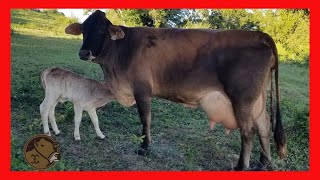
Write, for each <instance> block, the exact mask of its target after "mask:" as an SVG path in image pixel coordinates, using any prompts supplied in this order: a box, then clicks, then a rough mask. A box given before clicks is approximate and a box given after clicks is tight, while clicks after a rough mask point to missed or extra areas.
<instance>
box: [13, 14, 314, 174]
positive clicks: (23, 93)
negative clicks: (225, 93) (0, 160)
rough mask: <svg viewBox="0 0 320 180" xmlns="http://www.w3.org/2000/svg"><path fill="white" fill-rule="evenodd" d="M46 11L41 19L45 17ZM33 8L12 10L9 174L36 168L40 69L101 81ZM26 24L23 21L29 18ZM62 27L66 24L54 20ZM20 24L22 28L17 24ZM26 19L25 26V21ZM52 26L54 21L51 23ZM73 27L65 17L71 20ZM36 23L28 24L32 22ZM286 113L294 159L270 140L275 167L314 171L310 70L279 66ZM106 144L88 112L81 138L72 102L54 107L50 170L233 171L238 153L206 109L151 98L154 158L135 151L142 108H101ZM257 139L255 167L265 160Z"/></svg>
mask: <svg viewBox="0 0 320 180" xmlns="http://www.w3.org/2000/svg"><path fill="white" fill-rule="evenodd" d="M39 14H40V15H39ZM43 18H44V17H43V15H42V16H41V13H39V12H35V11H30V10H28V11H24V10H19V11H12V21H11V24H12V26H11V27H12V30H13V32H12V34H11V169H12V170H32V168H31V167H30V166H29V165H28V164H27V163H26V162H25V160H24V158H23V153H22V149H23V145H24V143H25V142H26V140H27V139H28V138H30V137H31V136H32V135H34V134H38V133H42V125H41V120H40V114H39V105H40V104H41V102H42V100H43V98H44V92H43V89H42V87H41V83H40V72H41V71H42V70H43V69H45V68H48V67H53V66H55V67H64V68H67V69H70V70H73V71H75V72H77V73H80V74H83V75H86V76H89V77H92V78H95V79H98V80H102V79H103V74H102V71H101V69H100V67H99V66H98V65H97V64H93V63H88V62H84V61H81V60H78V57H77V52H78V49H79V47H80V45H81V39H77V38H74V37H69V36H66V35H64V34H63V29H64V28H63V27H62V26H61V27H60V28H57V29H50V28H47V27H50V26H54V24H53V25H50V24H49V25H43V26H39V27H38V24H36V23H40V24H43V23H45V22H47V21H41V20H42V19H43ZM23 19H24V20H25V21H23ZM51 20H52V21H56V22H55V23H58V22H60V21H62V20H57V19H55V16H53V19H50V21H51ZM20 21H21V23H20V24H19V22H20ZM22 22H25V24H23V23H22ZM48 22H49V21H48ZM66 22H67V20H66ZM28 24H30V25H28ZM280 88H281V97H282V100H281V108H282V113H283V120H284V125H285V128H286V131H287V134H288V151H289V155H288V157H287V158H286V159H285V160H278V157H277V156H276V153H275V148H274V144H273V143H274V142H273V139H271V142H272V144H271V146H272V159H273V166H274V168H275V169H277V170H285V171H287V170H308V169H309V67H308V65H306V64H305V65H300V64H281V65H280ZM98 117H99V120H100V122H99V123H100V128H101V130H102V132H103V133H104V134H105V135H106V139H105V140H103V141H101V140H99V139H97V138H96V134H95V131H94V128H93V125H92V124H91V121H90V119H89V117H88V115H87V114H86V113H84V116H83V119H82V123H81V127H80V133H81V138H82V139H81V141H80V142H76V141H75V140H74V138H73V129H74V125H73V107H72V105H71V103H66V104H63V105H61V104H60V105H58V106H57V108H56V118H57V124H58V126H59V128H60V130H61V132H62V133H61V135H60V136H58V137H55V136H53V137H54V138H56V139H57V140H58V141H59V142H60V144H61V161H60V162H58V163H56V165H55V166H54V167H52V168H50V169H49V170H76V171H77V170H228V169H230V168H231V167H233V166H235V165H236V163H237V160H238V155H239V153H240V135H239V132H238V131H235V132H232V133H231V134H230V135H229V136H226V135H225V134H224V132H223V128H222V127H221V126H220V125H218V126H217V128H216V129H215V130H214V131H209V127H208V120H207V117H206V115H205V113H204V112H203V111H202V110H201V109H196V110H191V109H187V108H184V107H182V106H181V105H179V104H175V103H171V102H169V101H166V100H162V99H157V98H154V99H153V101H152V124H151V134H152V145H151V154H150V155H148V156H147V157H141V156H138V155H136V154H135V152H134V150H135V149H136V145H135V144H136V141H137V140H138V138H139V136H140V132H141V124H140V120H139V118H138V113H137V108H136V107H135V106H134V107H129V108H126V107H123V106H121V105H120V104H118V103H117V102H112V103H110V104H108V105H107V106H105V107H103V108H100V109H99V110H98ZM259 148H260V146H259V144H258V140H257V137H256V138H255V146H254V148H253V151H252V153H253V154H252V158H251V164H252V165H254V164H256V163H257V162H258V160H259V154H260V153H259Z"/></svg>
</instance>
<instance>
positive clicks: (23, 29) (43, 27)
mask: <svg viewBox="0 0 320 180" xmlns="http://www.w3.org/2000/svg"><path fill="white" fill-rule="evenodd" d="M77 21H78V20H77V19H76V18H67V17H65V16H64V15H63V13H60V12H58V11H57V10H54V9H53V10H52V9H51V10H44V11H39V10H29V9H16V10H11V20H10V25H11V29H12V30H13V31H16V32H18V33H27V34H37V35H39V34H42V35H43V36H59V37H61V36H63V37H67V38H68V37H69V38H78V37H76V36H73V37H70V36H67V35H66V34H65V32H64V30H65V28H66V27H67V26H68V25H69V24H71V23H74V22H77Z"/></svg>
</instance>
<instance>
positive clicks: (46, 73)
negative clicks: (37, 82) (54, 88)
mask: <svg viewBox="0 0 320 180" xmlns="http://www.w3.org/2000/svg"><path fill="white" fill-rule="evenodd" d="M51 70H52V68H49V69H46V70H44V71H42V73H41V84H42V87H43V89H44V91H46V77H47V75H48V73H50V72H51Z"/></svg>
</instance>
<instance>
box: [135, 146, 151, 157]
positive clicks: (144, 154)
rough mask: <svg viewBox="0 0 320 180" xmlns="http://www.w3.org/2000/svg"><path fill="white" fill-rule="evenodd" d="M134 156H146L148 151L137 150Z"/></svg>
mask: <svg viewBox="0 0 320 180" xmlns="http://www.w3.org/2000/svg"><path fill="white" fill-rule="evenodd" d="M135 152H136V154H138V155H140V156H147V155H149V153H150V152H149V150H146V149H143V148H139V149H137V150H136V151H135Z"/></svg>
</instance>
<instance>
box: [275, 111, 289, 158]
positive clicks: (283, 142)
mask: <svg viewBox="0 0 320 180" xmlns="http://www.w3.org/2000/svg"><path fill="white" fill-rule="evenodd" d="M277 109H278V108H277ZM276 119H277V121H276V127H275V131H274V141H275V143H276V148H277V153H278V156H279V158H280V159H283V158H284V157H285V156H286V155H287V135H286V132H285V130H284V128H283V125H282V121H281V114H280V110H279V109H278V110H277V113H276Z"/></svg>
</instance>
